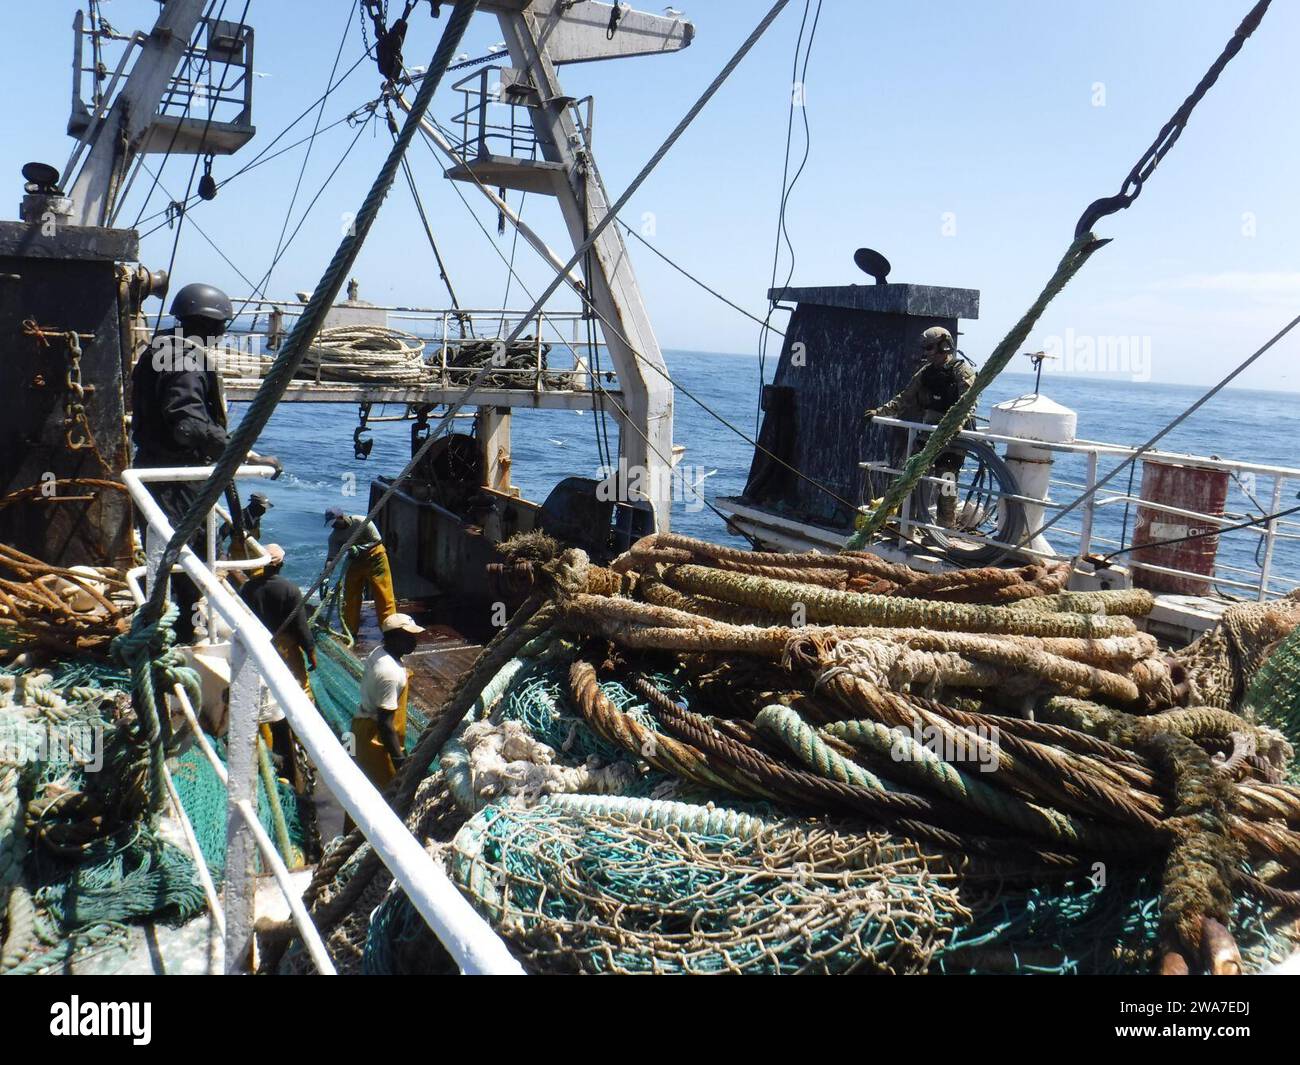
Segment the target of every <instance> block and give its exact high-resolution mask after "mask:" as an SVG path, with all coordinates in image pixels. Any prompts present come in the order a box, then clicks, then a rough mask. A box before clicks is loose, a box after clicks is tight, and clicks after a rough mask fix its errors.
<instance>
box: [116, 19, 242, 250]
mask: <svg viewBox="0 0 1300 1065" xmlns="http://www.w3.org/2000/svg"><path fill="white" fill-rule="evenodd" d="M226 3H227V0H221V10H220V11H218V12H217V15H218V17H220V16H221V15H223V14H225V11H226ZM216 6H217V0H210V2H209V3H208V6H207V8H206V9H205V10H204V12H203V15H202V16H201V17H200V19H199V22H198V24H197V25H196V26H195V28H194V39H193V40H192V41H190V43H189V46H188V47H187V48H186V50H185V63H184V64H183V66H182V67H181V69H180V71H179V72H178V73H177V75H176V77H175V78H173V79H172V80H171V84H170V85H169V86H168V90H167V99H166V100H164V101H162V102H161V103H160V104H159V105H158V113H159V114H162V113H163V112H165V111H166V110H167V108H168V107H170V106H171V105H172V104H173V103H175V101H176V94H177V92H179V91H180V86H181V85H182V84H185V83H186V82H188V75H189V72H190V70H191V68H192V66H193V63H194V56H195V53H196V52H197V51H198V46H199V35H200V34H201V33H202V31H203V23H204V21H205V20H207V19H208V18H210V17H211V15H212V9H213V8H215V7H216ZM244 15H245V16H247V15H248V6H247V4H246V5H245V7H244ZM241 26H242V23H241ZM227 67H229V64H227ZM223 76H224V75H223ZM192 101H193V96H192V95H191V97H190V100H188V101H186V104H185V110H184V112H183V113H182V115H181V117H180V118H179V119H178V120H177V122H176V128H175V129H173V130H172V136H171V140H170V141H168V142H167V150H166V151H165V152H164V153H163V157H162V162H161V163H159V164H158V172H159V173H160V174H161V173H162V172H163V170H165V169H166V167H167V161H168V160H169V159H170V158H171V155H172V151H173V150H174V149H175V147H176V140H177V138H178V137H180V133H181V125H182V124H183V122H184V119H185V116H186V115H188V114H189V111H190V103H191V102H192ZM211 120H212V111H211V108H209V111H208V121H209V122H211ZM142 154H143V153H142ZM157 187H158V183H157V182H156V181H155V182H154V183H153V184H152V185H150V186H149V192H148V193H147V194H146V195H145V198H144V203H142V204H141V205H140V214H139V215H137V216H136V219H135V221H134V222H132V223H131V228H132V229H138V228H139V227H140V216H141V215H143V214H144V212H145V209H146V208H147V207H148V206H149V201H150V200H151V199H153V194H154V192H155V190H156V189H157Z"/></svg>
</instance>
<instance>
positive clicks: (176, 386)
mask: <svg viewBox="0 0 1300 1065" xmlns="http://www.w3.org/2000/svg"><path fill="white" fill-rule="evenodd" d="M234 316H235V309H234V307H233V306H232V305H231V302H230V297H229V296H227V295H226V294H225V293H224V292H222V291H221V290H220V289H219V288H214V287H213V286H212V285H186V286H185V287H184V288H183V289H181V290H180V291H179V292H178V293H176V298H175V299H174V300H173V301H172V317H173V318H174V319H175V321H176V329H175V332H174V333H172V334H170V335H168V334H159V335H158V336H157V337H155V338H154V341H153V343H152V344H151V345H150V346H149V348H148V349H146V350H145V352H144V353H143V354H142V355H141V356H140V361H139V362H137V363H136V365H135V369H134V370H133V371H132V374H131V436H132V438H133V439H134V441H135V447H136V453H135V465H136V466H137V467H149V466H207V465H210V464H212V463H213V462H215V461H216V460H217V458H218V457H219V456H220V455H221V453H222V452H223V451H224V450H225V448H226V442H227V436H226V406H225V402H224V400H223V399H222V395H221V372H220V365H219V352H220V349H219V347H218V341H220V339H221V338H222V337H223V336H224V335H225V332H226V327H227V326H228V325H229V324H230V322H231V320H232V319H233V318H234ZM248 461H249V462H250V463H254V464H261V465H269V466H272V467H273V468H274V469H275V470H276V476H277V477H278V476H279V470H280V464H279V462H278V461H276V460H275V459H273V458H271V457H270V456H266V457H263V456H259V455H257V454H256V453H254V452H251V451H250V452H249V453H248ZM201 483H202V482H201V481H171V482H153V483H151V484H150V485H149V491H150V493H151V494H152V495H153V497H154V499H156V500H157V501H158V506H159V507H161V508H162V511H163V513H164V514H166V515H167V518H168V519H169V520H170V521H171V523H172V525H173V527H174V526H175V525H177V524H178V523H179V522H180V520H181V519H182V518H183V517H184V516H185V515H186V514H187V513H189V511H190V509H191V508H192V507H193V505H194V501H195V499H196V498H197V497H198V492H199V487H200V485H201ZM199 530H200V531H199V532H197V533H195V535H194V537H193V538H192V539H191V540H190V546H191V547H192V548H194V550H195V551H196V552H197V553H198V554H199V556H200V557H202V556H204V555H205V554H206V552H207V534H206V532H205V531H204V527H203V526H200V527H199ZM172 594H173V597H174V598H175V600H176V604H177V606H178V607H179V609H180V614H179V616H178V617H177V619H176V636H177V639H178V640H179V641H180V642H181V643H189V642H191V641H192V640H193V638H194V605H195V603H196V602H197V601H198V598H199V593H198V589H197V588H196V587H195V586H194V584H193V582H192V581H191V580H190V579H189V578H188V577H186V576H185V575H184V574H176V575H174V576H173V578H172Z"/></svg>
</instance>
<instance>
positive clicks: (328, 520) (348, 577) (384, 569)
mask: <svg viewBox="0 0 1300 1065" xmlns="http://www.w3.org/2000/svg"><path fill="white" fill-rule="evenodd" d="M325 524H326V525H329V526H331V531H330V538H329V547H328V549H327V551H326V559H325V561H326V563H327V564H328V563H331V562H333V561H334V559H335V557H336V556H337V555H338V553H339V552H340V551H341V550H343V545H344V544H345V543H347V541H348V539H349V538H350V537H351V536H352V533H353V531H354V530H358V529H359V530H360V532H359V533H358V534H357V538H356V540H355V541H354V542H353V543H352V546H351V547H349V548H348V559H347V563H348V568H347V572H345V573H344V575H343V606H342V613H343V623H344V624H345V625H346V626H347V629H348V632H350V633H352V634H353V635H355V634H356V632H357V629H358V628H359V627H360V625H361V600H362V599H363V598H364V597H365V593H366V591H367V590H369V593H370V596H371V598H372V599H374V601H375V614H376V615H377V616H378V618H379V623H380V626H381V628H382V626H383V622H384V619H385V618H387V617H388V616H389V615H390V614H392V613H393V612H394V611H396V610H397V596H396V595H394V594H393V573H392V570H391V569H389V566H388V552H387V551H386V550H385V549H384V540H383V537H382V535H380V532H379V528H378V527H377V526H376V525H375V523H374V522H373V521H367V520H366V519H365V516H364V515H361V514H349V513H347V512H346V511H344V510H343V509H341V508H340V507H330V508H329V510H327V511H325Z"/></svg>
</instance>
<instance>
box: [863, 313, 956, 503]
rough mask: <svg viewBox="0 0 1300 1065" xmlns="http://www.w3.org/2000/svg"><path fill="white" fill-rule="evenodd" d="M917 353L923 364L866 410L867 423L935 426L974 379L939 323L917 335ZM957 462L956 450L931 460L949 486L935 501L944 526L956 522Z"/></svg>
mask: <svg viewBox="0 0 1300 1065" xmlns="http://www.w3.org/2000/svg"><path fill="white" fill-rule="evenodd" d="M921 355H922V357H923V358H924V359H925V365H923V366H922V367H921V368H920V369H919V370H917V371H916V373H915V374H914V375H913V376H912V379H911V380H910V381H909V382H908V383H907V387H906V388H904V389H903V391H901V392H900V393H898V395H896V396H895V397H894V398H893V399H891V400H889V402H887V403H883V404H881V405H880V406H879V407H876V408H875V409H874V410H869V411H867V412H866V420H867V424H868V425H870V424H871V420H872V419H873V418H876V417H881V416H883V417H888V418H898V419H899V420H900V421H905V422H925V423H926V424H927V425H937V424H938V422H939V419H941V418H942V417H943V416H944V415H945V414H946V413H948V409H949V408H950V407H951V406H952V405H953V404H954V403H956V402H957V400H959V399H960V398H961V397H962V394H963V393H964V392H965V391H966V390H967V389H968V388H970V386H971V384H972V383H973V382H974V380H975V368H974V367H973V366H971V364H970V363H969V362H967V361H966V360H965V358H964V357H962V356H961V355H959V354H958V352H957V350H956V347H955V346H954V344H953V342H952V334H951V333H950V332H948V330H946V329H945V328H943V326H941V325H935V326H931V327H930V328H929V329H927V330H926V331H925V332H924V333H922V334H921ZM899 431H900V432H902V431H903V430H899ZM921 440H924V436H921V437H919V438H918V445H919V444H920V441H921ZM961 464H962V454H961V452H959V451H945V452H943V453H942V454H941V455H940V456H939V457H938V458H937V459H936V460H935V463H934V471H935V473H937V474H938V475H939V476H940V477H943V478H944V479H945V480H948V481H950V482H951V487H950V486H949V485H948V484H945V485H943V486H942V487H941V489H940V491H939V498H938V502H937V503H936V504H935V510H936V512H937V513H936V517H937V518H938V524H939V525H942V526H943V527H944V528H946V529H951V528H954V527H955V526H956V524H957V492H956V481H957V476H958V474H959V473H960V471H961ZM895 465H898V463H895Z"/></svg>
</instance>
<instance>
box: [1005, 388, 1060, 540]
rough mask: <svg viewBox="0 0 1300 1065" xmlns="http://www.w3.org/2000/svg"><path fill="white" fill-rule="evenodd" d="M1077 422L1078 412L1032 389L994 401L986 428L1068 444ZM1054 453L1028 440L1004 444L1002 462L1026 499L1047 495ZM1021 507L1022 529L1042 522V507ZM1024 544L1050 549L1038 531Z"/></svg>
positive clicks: (1012, 434) (1038, 505) (1024, 437)
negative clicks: (1001, 400) (1023, 519)
mask: <svg viewBox="0 0 1300 1065" xmlns="http://www.w3.org/2000/svg"><path fill="white" fill-rule="evenodd" d="M1078 422H1079V416H1078V415H1077V414H1076V413H1075V412H1074V411H1072V410H1070V408H1069V407H1063V406H1061V404H1059V403H1057V402H1055V401H1054V400H1051V399H1048V398H1047V397H1046V396H1044V395H1040V394H1038V393H1032V394H1030V395H1027V396H1019V397H1017V398H1016V399H1009V400H1007V401H1006V402H1004V403H999V404H997V405H996V406H995V407H994V408H993V410H992V411H991V412H990V415H989V432H990V433H993V434H995V435H997V436H1014V437H1020V438H1022V439H1027V440H1041V441H1043V442H1044V443H1048V444H1070V443H1073V442H1074V433H1075V429H1076V428H1077V427H1078ZM1054 457H1055V452H1053V451H1051V450H1049V449H1048V448H1043V447H1035V446H1034V445H1033V444H1029V443H1014V444H1007V453H1006V463H1007V465H1008V466H1009V467H1010V468H1011V472H1012V473H1013V474H1015V477H1016V481H1017V483H1018V484H1019V485H1020V494H1021V495H1022V496H1024V497H1026V498H1027V499H1041V500H1046V499H1047V498H1048V482H1049V481H1050V480H1051V477H1052V462H1053V459H1054ZM1024 508H1025V528H1026V531H1027V532H1033V531H1034V530H1036V529H1038V528H1040V527H1041V526H1042V524H1043V507H1042V506H1041V505H1040V504H1036V503H1024ZM1026 546H1027V547H1028V548H1029V549H1030V550H1032V551H1042V552H1045V553H1050V552H1051V550H1052V548H1051V545H1050V544H1048V542H1047V538H1046V537H1044V536H1041V535H1039V536H1036V537H1034V539H1033V540H1031V541H1030V542H1029V543H1028V544H1027V545H1026Z"/></svg>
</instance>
